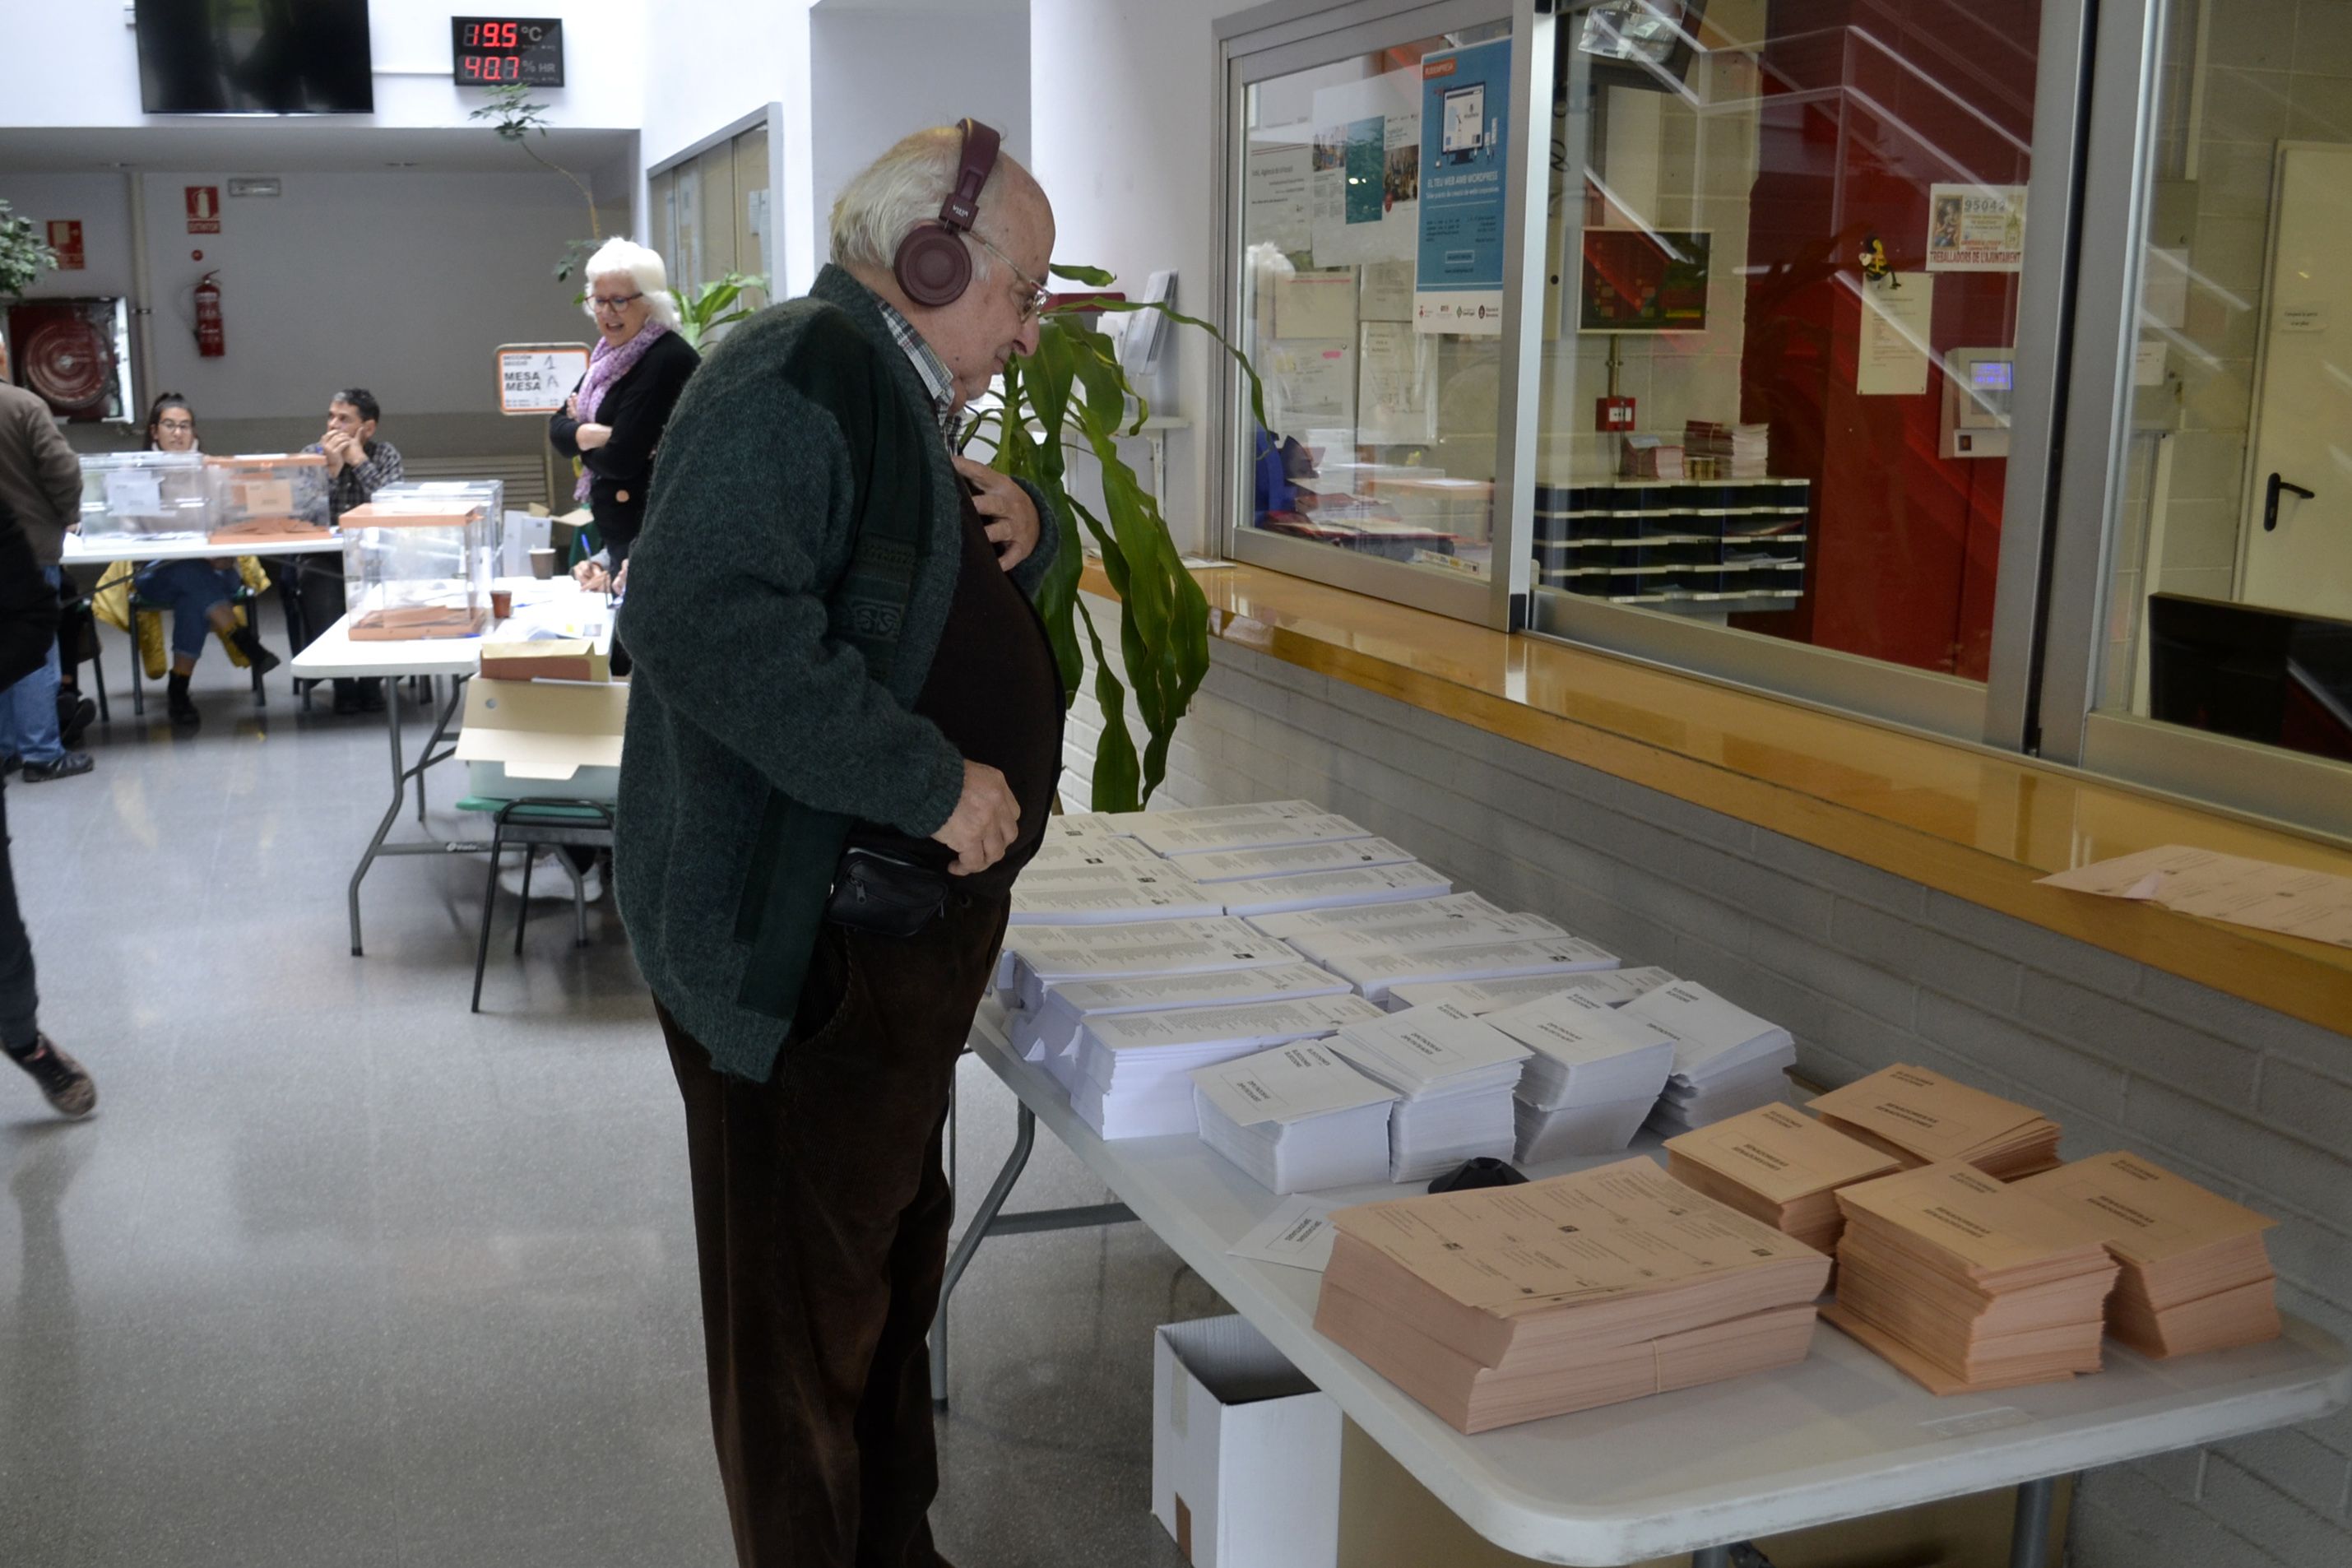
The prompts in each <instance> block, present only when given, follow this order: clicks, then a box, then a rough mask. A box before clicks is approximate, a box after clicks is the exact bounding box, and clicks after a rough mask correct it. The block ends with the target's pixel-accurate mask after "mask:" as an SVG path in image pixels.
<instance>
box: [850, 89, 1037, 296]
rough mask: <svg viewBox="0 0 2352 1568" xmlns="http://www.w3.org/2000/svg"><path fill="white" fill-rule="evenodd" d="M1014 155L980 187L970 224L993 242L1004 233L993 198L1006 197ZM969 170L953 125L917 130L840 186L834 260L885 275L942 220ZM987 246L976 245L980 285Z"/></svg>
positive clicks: (975, 275) (974, 266)
mask: <svg viewBox="0 0 2352 1568" xmlns="http://www.w3.org/2000/svg"><path fill="white" fill-rule="evenodd" d="M1012 163H1013V160H1012V159H1011V158H1010V157H1003V156H1000V157H999V158H998V159H997V161H996V167H995V168H993V169H992V170H991V171H989V175H988V182H987V184H983V185H982V186H981V188H980V221H979V222H978V223H976V224H974V225H973V227H974V228H975V229H976V230H978V231H980V232H982V233H984V234H986V235H987V236H988V237H990V238H991V239H994V238H995V237H997V236H998V235H1000V234H1002V233H1003V229H1001V228H1000V227H999V226H997V225H996V224H994V223H992V222H991V221H990V219H991V218H992V216H994V214H993V213H992V209H991V207H990V205H989V198H990V197H991V196H992V195H995V196H1002V195H1003V194H1004V192H1005V185H1006V182H1005V178H1004V171H1005V169H1006V167H1007V166H1008V165H1011V164H1012ZM962 167H963V132H961V131H959V130H958V129H957V128H956V127H954V126H952V125H945V126H939V127H935V128H934V129H932V130H929V131H918V132H915V133H914V134H913V135H912V136H909V137H908V138H907V139H906V140H905V141H903V142H899V143H898V145H897V146H895V147H893V148H891V149H890V150H889V151H888V152H887V153H883V154H882V156H880V157H879V158H877V159H875V160H874V162H873V163H868V164H867V165H866V167H865V169H864V170H862V171H861V172H860V173H859V174H857V176H856V178H855V179H852V180H851V181H850V182H849V184H847V185H845V186H844V187H843V188H842V192H841V195H839V196H838V197H836V198H835V201H834V204H833V225H832V227H833V259H834V260H835V262H836V263H838V264H839V265H841V266H844V267H872V268H880V269H881V270H883V271H885V272H887V271H888V270H889V269H890V267H891V264H892V263H893V262H894V261H896V260H897V259H898V246H899V244H900V242H901V241H903V240H904V239H905V238H906V237H907V236H908V235H909V234H911V233H913V232H914V230H915V229H917V228H919V227H920V226H922V225H924V224H927V223H932V222H935V221H937V220H938V218H939V216H940V206H941V205H943V204H945V202H946V201H947V199H948V197H949V195H950V194H952V193H953V191H954V190H955V179H956V175H957V174H959V173H961V171H962ZM991 270H992V268H991V266H990V258H989V254H988V251H987V249H986V247H982V246H973V247H971V276H972V280H973V281H974V282H979V283H985V282H987V281H988V278H989V274H990V272H991Z"/></svg>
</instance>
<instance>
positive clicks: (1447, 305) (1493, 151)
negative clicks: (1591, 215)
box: [1413, 38, 1511, 337]
mask: <svg viewBox="0 0 2352 1568" xmlns="http://www.w3.org/2000/svg"><path fill="white" fill-rule="evenodd" d="M1510 148H1511V40H1510V39H1508V38H1497V39H1496V40H1495V41H1493V42H1492V43H1486V44H1474V45H1472V46H1471V47H1468V48H1466V49H1445V50H1442V51H1440V52H1438V53H1436V54H1433V55H1430V56H1428V57H1426V58H1423V61H1422V62H1421V234H1420V239H1421V244H1420V247H1419V257H1418V266H1417V270H1416V272H1415V274H1414V278H1413V326H1414V328H1415V329H1416V330H1418V331H1424V332H1459V333H1463V334H1465V335H1466V336H1471V337H1499V336H1501V335H1502V331H1503V224H1504V218H1505V216H1506V214H1507V211H1508V209H1509V205H1510V204H1509V202H1508V201H1507V199H1506V195H1507V193H1506V191H1505V189H1504V179H1503V171H1504V169H1505V168H1506V167H1507V165H1508V163H1509V162H1510Z"/></svg>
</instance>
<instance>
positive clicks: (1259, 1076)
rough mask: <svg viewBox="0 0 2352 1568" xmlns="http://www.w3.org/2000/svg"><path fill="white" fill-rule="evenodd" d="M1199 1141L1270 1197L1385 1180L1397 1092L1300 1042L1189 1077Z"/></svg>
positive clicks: (1321, 1045) (1319, 1044) (1324, 1049)
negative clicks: (1274, 1193)
mask: <svg viewBox="0 0 2352 1568" xmlns="http://www.w3.org/2000/svg"><path fill="white" fill-rule="evenodd" d="M1192 1096H1193V1110H1194V1115H1195V1117H1196V1118H1197V1121H1198V1125H1199V1127H1200V1130H1201V1142H1203V1143H1205V1144H1207V1145H1208V1146H1209V1147H1210V1148H1211V1149H1213V1150H1214V1151H1216V1152H1218V1153H1219V1154H1222V1155H1223V1156H1224V1157H1225V1158H1226V1159H1227V1160H1230V1161H1232V1162H1233V1163H1234V1164H1236V1165H1238V1166H1240V1167H1241V1168H1242V1169H1243V1170H1244V1171H1245V1172H1247V1173H1249V1174H1250V1175H1251V1176H1252V1177H1254V1178H1255V1180H1256V1181H1257V1183H1258V1184H1259V1185H1260V1186H1263V1187H1265V1188H1266V1189H1267V1190H1268V1191H1270V1192H1276V1193H1304V1192H1314V1191H1316V1190H1318V1189H1319V1188H1323V1187H1347V1186H1357V1185H1360V1184H1364V1183H1368V1182H1384V1181H1386V1180H1388V1175H1389V1115H1390V1112H1391V1109H1392V1108H1393V1106H1394V1104H1395V1101H1396V1091H1395V1090H1394V1089H1390V1088H1388V1087H1387V1086H1386V1085H1385V1084H1381V1083H1378V1082H1375V1081H1374V1080H1373V1079H1370V1078H1367V1077H1365V1076H1364V1075H1363V1074H1362V1073H1360V1072H1358V1071H1357V1070H1356V1069H1355V1068H1351V1067H1349V1065H1348V1064H1347V1063H1346V1062H1343V1061H1341V1060H1340V1059H1339V1058H1338V1057H1337V1056H1335V1055H1333V1054H1332V1052H1331V1050H1330V1048H1329V1043H1328V1041H1316V1040H1301V1041H1297V1042H1296V1043H1294V1044H1291V1045H1287V1046H1277V1047H1275V1048H1274V1049H1273V1050H1270V1051H1261V1052H1259V1053H1257V1054H1256V1055H1255V1056H1247V1057H1243V1058H1240V1059H1238V1060H1236V1061H1230V1062H1223V1063H1220V1064H1218V1065H1217V1066H1214V1067H1208V1068H1199V1069H1197V1070H1196V1071H1194V1072H1193V1074H1192Z"/></svg>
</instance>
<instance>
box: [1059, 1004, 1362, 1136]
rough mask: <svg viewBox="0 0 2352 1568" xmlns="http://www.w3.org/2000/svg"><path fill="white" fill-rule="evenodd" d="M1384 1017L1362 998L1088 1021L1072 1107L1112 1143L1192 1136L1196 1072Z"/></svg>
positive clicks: (1080, 1044) (1082, 1036)
mask: <svg viewBox="0 0 2352 1568" xmlns="http://www.w3.org/2000/svg"><path fill="white" fill-rule="evenodd" d="M1382 1016H1385V1015H1383V1014H1382V1013H1381V1010H1380V1009H1379V1008H1377V1007H1375V1006H1373V1005H1371V1004H1370V1003H1369V1002H1367V1001H1365V1000H1364V999H1363V998H1362V997H1360V996H1349V995H1342V996H1309V997H1304V998H1301V999H1299V1000H1297V1001H1286V1002H1256V1003H1244V1004H1242V1005H1238V1006H1224V1007H1186V1008H1181V1009H1179V1010H1177V1011H1175V1012H1171V1013H1115V1014H1111V1015H1108V1016H1103V1017H1098V1018H1089V1019H1088V1020H1087V1024H1086V1026H1085V1028H1083V1029H1082V1030H1080V1031H1079V1034H1078V1050H1077V1068H1076V1073H1075V1074H1074V1075H1073V1076H1072V1079H1071V1083H1070V1105H1071V1108H1072V1109H1073V1110H1076V1111H1077V1113H1078V1117H1079V1119H1080V1120H1081V1121H1085V1122H1086V1124H1087V1126H1089V1127H1091V1128H1093V1129H1094V1130H1095V1131H1097V1132H1099V1133H1101V1134H1102V1135H1103V1136H1104V1137H1105V1138H1107V1139H1108V1138H1164V1137H1166V1136H1168V1135H1169V1134H1171V1133H1175V1132H1187V1133H1189V1132H1191V1131H1193V1130H1194V1129H1195V1128H1196V1127H1198V1126H1199V1125H1200V1122H1199V1118H1198V1117H1197V1116H1196V1115H1195V1114H1194V1112H1193V1110H1192V1079H1191V1077H1190V1076H1189V1075H1190V1074H1191V1073H1192V1069H1193V1068H1203V1067H1209V1066H1211V1065H1213V1064H1214V1063H1217V1062H1222V1061H1230V1060H1232V1059H1233V1058H1235V1057H1242V1056H1248V1055H1250V1054H1251V1053H1253V1052H1255V1051H1263V1050H1265V1049H1266V1048H1268V1047H1273V1046H1281V1045H1287V1044H1289V1043H1290V1042H1291V1041H1293V1040H1312V1039H1320V1038H1322V1037H1324V1036H1326V1035H1329V1034H1332V1033H1334V1032H1335V1031H1337V1030H1339V1029H1343V1028H1345V1027H1347V1026H1349V1025H1350V1024H1359V1023H1362V1022H1364V1021H1365V1020H1367V1019H1370V1018H1379V1017H1382Z"/></svg>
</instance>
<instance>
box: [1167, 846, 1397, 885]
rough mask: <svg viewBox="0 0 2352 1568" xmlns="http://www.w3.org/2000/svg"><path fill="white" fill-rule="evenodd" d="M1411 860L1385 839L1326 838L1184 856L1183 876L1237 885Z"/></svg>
mask: <svg viewBox="0 0 2352 1568" xmlns="http://www.w3.org/2000/svg"><path fill="white" fill-rule="evenodd" d="M1137 847H1139V848H1140V847H1142V846H1141V845H1140V844H1138V846H1137ZM1412 858H1413V856H1412V853H1411V852H1410V851H1408V850H1403V849H1400V848H1398V847H1396V846H1395V845H1393V844H1391V843H1390V842H1389V841H1388V840H1387V839H1385V838H1327V839H1324V840H1323V841H1322V842H1320V843H1317V844H1291V845H1286V846H1285V847H1282V848H1280V849H1212V850H1208V851H1206V852H1204V853H1202V854H1199V855H1187V856H1185V857H1184V873H1185V875H1186V876H1189V877H1191V878H1192V879H1193V880H1194V881H1196V882H1239V881H1244V880H1248V879H1254V878H1262V877H1303V876H1306V875H1307V874H1308V873H1310V872H1314V871H1356V870H1360V869H1362V868H1364V867H1366V866H1402V865H1405V864H1407V863H1408V862H1410V861H1411V860H1412Z"/></svg>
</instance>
